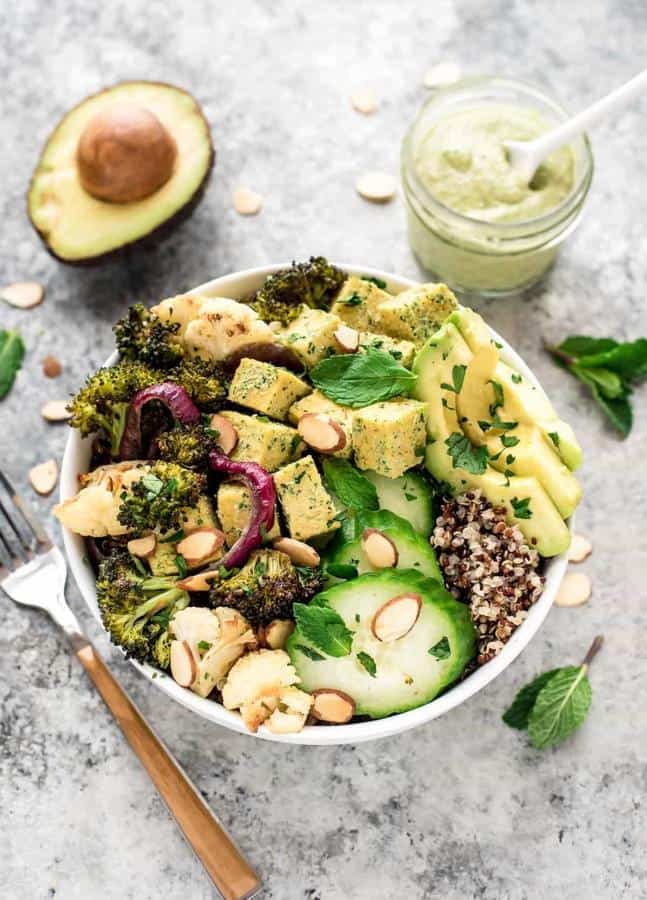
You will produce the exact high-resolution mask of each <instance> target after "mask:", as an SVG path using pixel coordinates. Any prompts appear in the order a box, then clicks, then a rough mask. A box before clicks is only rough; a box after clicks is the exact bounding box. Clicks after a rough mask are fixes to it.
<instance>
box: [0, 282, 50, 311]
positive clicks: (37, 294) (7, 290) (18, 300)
mask: <svg viewBox="0 0 647 900" xmlns="http://www.w3.org/2000/svg"><path fill="white" fill-rule="evenodd" d="M44 296H45V289H44V287H43V286H42V284H38V282H37V281H17V282H16V283H15V284H8V285H7V286H6V287H3V288H2V290H1V291H0V297H2V299H3V300H6V301H7V303H10V304H11V306H16V307H18V309H31V307H32V306H38V304H39V303H40V302H41V301H42V299H43V297H44Z"/></svg>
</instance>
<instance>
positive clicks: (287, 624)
mask: <svg viewBox="0 0 647 900" xmlns="http://www.w3.org/2000/svg"><path fill="white" fill-rule="evenodd" d="M293 631H294V622H293V621H292V620H291V619H272V621H271V622H270V624H269V625H264V626H263V627H262V628H260V629H259V641H260V642H261V643H262V644H264V645H265V646H266V647H269V648H270V650H285V645H286V644H287V642H288V638H289V637H290V635H291V634H292V632H293Z"/></svg>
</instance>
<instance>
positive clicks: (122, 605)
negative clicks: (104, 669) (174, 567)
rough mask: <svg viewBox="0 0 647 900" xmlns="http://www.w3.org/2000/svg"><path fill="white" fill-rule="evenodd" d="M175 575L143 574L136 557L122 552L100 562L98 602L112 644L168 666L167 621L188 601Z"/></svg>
mask: <svg viewBox="0 0 647 900" xmlns="http://www.w3.org/2000/svg"><path fill="white" fill-rule="evenodd" d="M176 581H177V579H176V578H172V577H169V578H159V577H150V576H148V577H147V576H146V575H145V574H141V573H140V571H139V570H138V569H137V568H136V565H135V562H134V560H133V557H132V556H130V555H129V554H128V553H127V552H124V551H121V552H117V553H115V554H113V555H112V556H108V557H106V558H105V559H104V560H102V562H101V564H100V565H99V573H98V576H97V601H98V604H99V611H100V612H101V619H102V621H103V624H104V626H105V628H106V630H107V631H108V632H109V634H110V638H111V640H112V641H113V643H115V644H118V645H119V646H120V647H123V649H124V650H125V651H126V654H127V656H132V657H134V658H135V659H137V660H139V661H140V662H147V661H148V662H154V663H157V665H159V666H161V667H162V668H166V667H168V665H169V657H170V643H169V639H168V624H169V621H170V619H171V616H172V615H173V613H175V612H177V611H178V610H180V609H184V607H185V606H187V605H188V603H189V595H188V593H187V592H186V591H183V590H181V589H180V588H178V587H176Z"/></svg>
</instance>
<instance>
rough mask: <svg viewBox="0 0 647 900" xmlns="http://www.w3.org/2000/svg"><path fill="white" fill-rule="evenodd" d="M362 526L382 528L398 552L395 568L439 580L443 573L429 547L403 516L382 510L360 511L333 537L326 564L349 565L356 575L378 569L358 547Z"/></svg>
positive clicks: (363, 527)
mask: <svg viewBox="0 0 647 900" xmlns="http://www.w3.org/2000/svg"><path fill="white" fill-rule="evenodd" d="M365 528H376V529H377V530H378V531H382V532H383V533H384V534H385V535H386V536H387V537H388V538H389V539H390V540H391V541H392V542H393V543H394V544H395V546H396V549H397V551H398V562H397V565H396V567H395V568H397V569H413V571H414V572H419V573H420V574H422V575H426V576H428V577H429V578H435V579H436V581H439V582H440V583H441V584H442V583H443V576H442V574H441V572H440V568H439V566H438V563H437V561H436V554H435V553H434V550H433V547H432V546H431V544H430V543H429V541H428V540H427V538H424V537H423V536H422V535H421V534H418V532H417V531H416V530H415V529H414V528H412V527H411V525H410V524H409V523H408V522H407V520H406V519H403V518H402V517H401V516H396V515H395V513H392V512H389V511H388V510H386V509H380V510H378V511H377V512H361V513H359V514H358V516H357V518H356V519H355V521H354V522H353V521H351V522H349V523H348V524H347V526H346V527H344V528H343V529H342V530H341V532H340V533H339V534H338V536H337V537H335V539H334V541H333V542H332V544H331V545H330V547H329V549H328V551H327V554H326V563H327V565H329V566H333V567H334V566H353V567H354V568H355V569H357V572H358V574H359V575H362V574H363V573H364V572H376V571H380V570H378V569H376V568H375V567H374V566H372V565H371V564H370V562H369V561H368V559H367V558H366V554H365V553H364V551H363V549H362V543H361V540H362V533H363V532H364V529H365Z"/></svg>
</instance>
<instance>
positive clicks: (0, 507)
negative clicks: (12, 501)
mask: <svg viewBox="0 0 647 900" xmlns="http://www.w3.org/2000/svg"><path fill="white" fill-rule="evenodd" d="M0 512H2V514H3V515H4V517H5V519H6V520H7V522H8V524H9V527H10V528H11V531H12V532H13V536H14V539H15V540H14V542H15V543H16V544H17V545H18V549H19V551H20V555H21V556H23V557H24V558H25V559H29V555H30V554H31V552H32V544H33V541H32V540H29V541H27V540H26V539H25V537H24V536H23V534H22V532H21V531H20V529H19V528H18V527H17V525H16V523H15V522H14V520H13V519H12V518H11V516H10V515H9V512H8V511H7V507H6V506H5V505H4V503H3V502H2V500H0ZM1 523H2V519H1V518H0V527H1ZM4 541H5V543H7V540H6V538H4Z"/></svg>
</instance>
